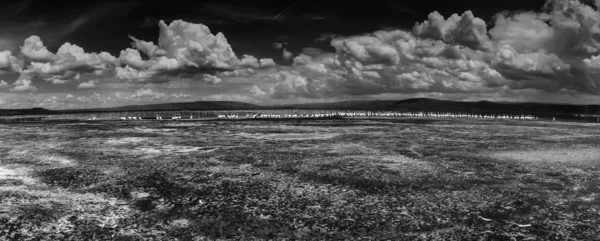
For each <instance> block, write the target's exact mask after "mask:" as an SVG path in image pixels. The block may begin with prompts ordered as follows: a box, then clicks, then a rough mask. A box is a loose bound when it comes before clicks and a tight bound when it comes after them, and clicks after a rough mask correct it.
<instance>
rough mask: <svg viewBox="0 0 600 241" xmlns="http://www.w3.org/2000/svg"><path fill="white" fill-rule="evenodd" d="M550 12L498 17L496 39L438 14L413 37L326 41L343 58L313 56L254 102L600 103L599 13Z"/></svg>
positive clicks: (585, 9) (578, 7)
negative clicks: (518, 98) (580, 99)
mask: <svg viewBox="0 0 600 241" xmlns="http://www.w3.org/2000/svg"><path fill="white" fill-rule="evenodd" d="M545 8H546V9H547V11H546V12H539V13H538V12H518V13H510V12H502V13H498V14H497V15H496V17H495V18H494V21H495V25H494V27H493V28H492V29H490V31H489V32H488V30H487V28H486V25H487V24H486V22H485V21H483V20H482V19H480V18H477V17H475V16H473V13H472V12H470V11H467V12H465V13H463V14H462V15H458V14H453V15H451V16H450V17H449V18H447V19H445V18H444V17H443V16H441V15H440V14H439V13H437V12H433V13H431V14H430V15H429V18H428V20H427V21H424V22H421V23H417V24H415V26H414V28H413V29H412V31H411V32H406V31H402V30H387V31H376V32H374V33H371V34H364V35H357V36H347V37H342V36H336V35H333V34H329V35H325V36H323V37H322V38H321V40H323V41H330V44H331V46H332V47H334V48H335V50H336V51H335V53H327V52H324V51H314V50H305V51H303V53H301V54H300V55H298V56H296V57H295V58H294V64H293V65H292V66H290V67H281V68H279V69H280V71H278V72H276V73H273V74H271V75H270V76H268V77H265V78H264V79H262V80H261V81H263V82H264V83H268V84H267V85H261V86H260V87H258V86H257V88H258V89H253V90H251V93H254V94H256V95H266V96H269V97H271V98H274V99H279V100H281V99H324V98H343V99H348V98H354V97H356V96H375V95H382V94H411V93H432V94H433V93H436V94H440V95H450V94H452V95H459V94H461V93H463V94H467V93H471V94H477V95H480V96H490V94H491V93H502V94H503V95H504V94H507V93H523V94H526V93H528V92H527V90H535V91H540V92H543V93H551V94H558V93H566V92H570V93H571V94H581V95H583V94H592V95H599V94H600V60H599V59H600V49H599V48H600V42H597V41H596V38H595V37H593V36H598V35H600V34H596V32H597V31H598V30H600V28H598V27H597V26H600V22H597V21H596V20H597V19H600V12H598V11H596V10H594V9H592V8H590V7H589V6H587V5H585V4H581V3H580V2H578V1H571V0H562V1H559V0H550V1H548V3H547V4H546V7H545ZM488 33H489V35H488ZM598 40H600V39H598ZM258 90H260V91H258ZM257 93H259V94H257ZM512 97H514V95H512Z"/></svg>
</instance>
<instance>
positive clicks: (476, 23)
mask: <svg viewBox="0 0 600 241" xmlns="http://www.w3.org/2000/svg"><path fill="white" fill-rule="evenodd" d="M413 32H414V33H415V35H416V36H417V37H421V38H431V39H436V40H442V41H444V42H446V43H451V44H461V45H464V46H467V47H469V48H473V49H481V50H487V49H489V48H491V46H490V45H491V43H490V40H489V37H488V36H487V29H486V23H485V21H483V19H480V18H476V17H475V16H473V13H472V12H471V11H466V12H465V13H463V14H462V15H461V16H459V15H458V14H452V15H451V16H450V17H449V18H448V19H444V17H443V16H442V15H441V14H440V13H438V12H437V11H435V12H432V13H430V14H429V16H428V20H427V21H424V22H423V23H421V24H415V27H414V28H413Z"/></svg>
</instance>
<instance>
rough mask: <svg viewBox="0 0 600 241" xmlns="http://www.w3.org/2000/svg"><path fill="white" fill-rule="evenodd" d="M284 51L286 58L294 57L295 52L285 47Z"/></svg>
mask: <svg viewBox="0 0 600 241" xmlns="http://www.w3.org/2000/svg"><path fill="white" fill-rule="evenodd" d="M282 53H283V58H284V59H285V60H290V59H291V58H292V57H294V54H293V53H292V52H290V51H288V50H287V49H285V48H283V50H282Z"/></svg>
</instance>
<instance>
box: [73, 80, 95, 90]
mask: <svg viewBox="0 0 600 241" xmlns="http://www.w3.org/2000/svg"><path fill="white" fill-rule="evenodd" d="M93 88H96V85H95V81H93V80H90V81H88V82H83V83H80V84H79V85H78V86H77V89H93Z"/></svg>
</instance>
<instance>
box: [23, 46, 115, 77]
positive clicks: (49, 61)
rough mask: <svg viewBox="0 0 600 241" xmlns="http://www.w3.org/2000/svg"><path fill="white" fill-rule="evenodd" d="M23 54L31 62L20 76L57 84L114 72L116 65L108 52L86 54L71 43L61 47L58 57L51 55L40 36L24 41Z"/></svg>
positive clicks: (57, 53)
mask: <svg viewBox="0 0 600 241" xmlns="http://www.w3.org/2000/svg"><path fill="white" fill-rule="evenodd" d="M21 53H22V54H23V55H24V56H25V57H26V58H27V59H28V60H30V61H32V62H31V63H29V65H27V66H26V67H25V68H24V69H22V70H18V72H21V74H22V75H23V76H25V75H26V76H28V77H27V78H33V77H38V76H39V77H40V78H42V79H45V80H46V81H49V82H52V83H54V84H64V83H67V82H68V81H69V80H72V79H78V78H80V76H81V74H94V73H97V72H98V71H103V70H107V69H111V68H112V67H113V66H114V64H115V63H116V61H117V59H116V58H115V57H114V56H112V55H110V54H109V53H107V52H101V53H99V54H97V53H86V52H85V51H84V49H83V48H81V47H79V46H77V45H75V44H71V43H68V42H67V43H64V44H63V45H61V46H60V48H59V49H58V51H57V52H56V54H52V53H50V52H49V51H48V50H47V49H46V47H44V45H43V43H42V42H41V40H40V39H39V38H38V37H37V36H32V37H30V38H28V39H27V40H25V43H24V45H23V47H21Z"/></svg>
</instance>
